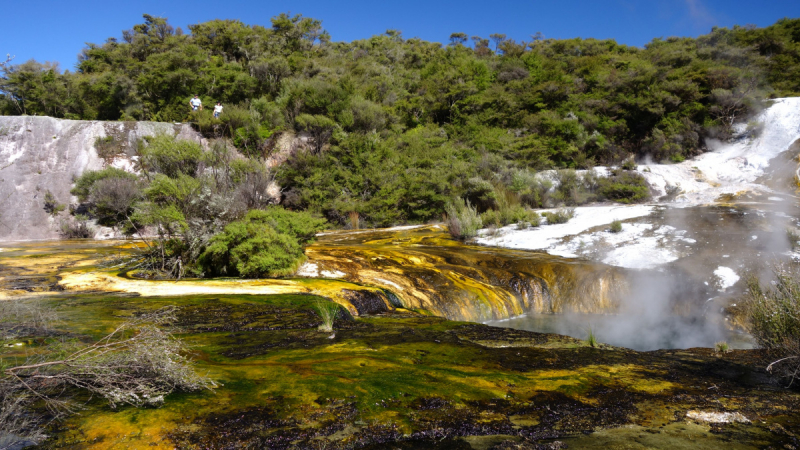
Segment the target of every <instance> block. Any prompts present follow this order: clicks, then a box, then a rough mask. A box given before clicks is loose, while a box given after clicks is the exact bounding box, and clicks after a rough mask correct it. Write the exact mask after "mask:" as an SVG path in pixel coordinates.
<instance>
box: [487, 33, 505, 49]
mask: <svg viewBox="0 0 800 450" xmlns="http://www.w3.org/2000/svg"><path fill="white" fill-rule="evenodd" d="M489 39H491V40H492V41H494V50H495V51H497V50H499V49H500V44H502V43H503V42H505V40H506V35H505V34H502V33H494V34H490V35H489Z"/></svg>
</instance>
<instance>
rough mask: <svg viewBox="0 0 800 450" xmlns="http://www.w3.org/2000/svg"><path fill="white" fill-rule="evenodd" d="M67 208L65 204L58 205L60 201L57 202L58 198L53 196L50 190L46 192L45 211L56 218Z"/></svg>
mask: <svg viewBox="0 0 800 450" xmlns="http://www.w3.org/2000/svg"><path fill="white" fill-rule="evenodd" d="M66 208H67V206H66V205H65V204H63V203H58V200H56V196H55V195H53V193H52V192H50V190H49V189H48V190H47V191H45V193H44V210H45V211H47V214H50V215H51V216H53V217H55V216H57V215H59V214H61V212H62V211H64V210H65V209H66Z"/></svg>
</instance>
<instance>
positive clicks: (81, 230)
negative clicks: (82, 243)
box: [59, 214, 94, 239]
mask: <svg viewBox="0 0 800 450" xmlns="http://www.w3.org/2000/svg"><path fill="white" fill-rule="evenodd" d="M59 233H60V234H61V237H62V238H64V239H87V238H90V237H92V236H93V235H94V231H93V230H92V228H91V227H90V226H89V223H88V218H87V217H86V216H83V215H80V214H79V215H76V216H74V217H68V218H66V219H62V220H61V223H60V229H59Z"/></svg>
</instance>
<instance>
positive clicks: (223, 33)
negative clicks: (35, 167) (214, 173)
mask: <svg viewBox="0 0 800 450" xmlns="http://www.w3.org/2000/svg"><path fill="white" fill-rule="evenodd" d="M0 92H2V94H3V95H2V96H0V111H2V113H3V114H41V115H50V116H54V117H62V118H70V119H99V120H154V121H191V122H193V123H194V124H195V125H196V127H197V128H198V129H199V130H200V131H201V132H203V133H204V134H206V135H207V136H209V137H211V138H220V139H226V140H228V141H229V142H230V143H231V144H232V145H235V146H236V147H237V148H238V149H239V150H240V152H241V153H243V154H244V155H246V156H248V157H249V158H251V159H255V160H257V159H263V158H266V157H267V156H268V155H269V154H270V153H271V152H273V151H274V150H275V144H276V141H277V137H278V136H280V135H281V134H283V133H305V135H307V136H309V138H310V146H309V147H310V148H309V150H308V151H306V152H300V153H299V154H297V155H296V156H295V157H293V158H290V159H289V161H288V162H287V163H286V164H285V165H284V166H283V167H282V168H281V170H280V171H279V172H278V173H277V174H276V176H277V181H278V182H279V184H280V185H281V187H282V189H283V198H282V201H281V202H282V205H283V206H284V207H286V208H289V209H293V210H309V211H311V212H314V213H321V214H323V215H324V216H325V217H326V218H327V219H328V220H330V221H331V222H333V223H338V224H341V225H344V224H347V223H350V222H352V220H353V219H352V218H353V217H355V218H357V219H359V220H360V223H361V224H366V225H371V226H385V225H391V224H396V223H404V222H422V221H428V220H432V219H437V220H438V219H441V218H442V215H443V214H444V212H445V209H446V208H447V205H448V204H450V203H451V202H452V201H453V200H455V199H457V198H459V197H460V198H464V199H467V200H469V201H470V202H471V203H472V204H473V205H476V206H477V207H478V210H479V212H484V211H487V210H488V211H492V210H497V209H499V208H500V207H501V206H502V205H503V204H511V205H512V206H513V207H518V206H519V205H520V204H521V205H527V206H534V207H538V206H543V205H547V206H556V205H558V204H566V205H569V204H571V203H574V201H572V202H571V201H570V199H573V200H574V199H575V198H577V197H582V198H588V199H609V200H613V201H627V202H630V201H639V200H642V199H644V198H646V195H645V194H644V193H643V191H642V189H643V188H641V186H642V182H641V180H639V179H637V178H636V176H635V174H634V173H633V172H631V173H630V174H627V175H624V176H622V175H621V176H620V177H619V180H623V179H624V180H627V181H628V182H630V184H631V186H633V187H631V188H628V187H625V186H624V185H620V186H616V187H614V189H612V190H609V189H608V188H604V187H602V186H601V187H597V186H595V187H594V188H591V189H588V192H590V193H591V195H588V196H587V195H582V196H581V195H577V194H576V193H574V192H573V193H572V194H569V193H567V194H569V195H566V196H564V195H562V196H561V197H558V196H555V197H552V196H549V197H548V195H547V192H548V190H547V188H548V186H542V184H541V183H542V182H541V181H540V180H539V179H537V178H536V177H534V173H535V172H536V171H539V170H543V169H552V168H556V169H581V168H589V167H591V166H593V165H596V164H606V165H612V164H619V163H621V162H622V161H623V160H626V159H628V158H630V157H631V156H634V157H636V158H643V157H645V156H647V157H650V158H653V159H654V160H656V161H681V160H683V159H684V158H687V157H689V156H691V155H694V154H697V153H698V152H702V151H703V150H704V148H705V146H704V140H705V139H707V138H708V137H714V138H720V139H725V138H726V137H728V136H729V135H730V132H731V126H732V125H733V124H734V123H735V122H741V121H747V120H748V119H749V118H750V117H752V114H753V113H754V112H756V110H758V109H759V108H761V107H763V102H761V101H760V100H762V99H765V98H769V97H777V96H789V95H800V19H783V20H781V21H779V22H777V23H776V24H774V25H772V26H770V27H767V28H755V27H749V26H747V27H734V28H733V29H726V28H715V29H713V30H712V31H711V33H710V34H707V35H704V36H701V37H699V38H697V39H692V38H667V39H661V38H657V39H654V40H653V41H651V42H650V43H649V44H647V45H646V46H645V48H643V49H640V48H635V47H629V46H625V45H620V44H617V43H616V42H614V41H613V40H604V41H600V40H595V39H566V40H555V39H542V38H541V37H539V36H537V37H534V38H533V39H532V40H531V41H530V42H516V41H514V40H511V39H507V38H506V37H505V35H502V34H493V35H491V36H490V37H489V38H484V37H478V36H474V37H471V38H470V37H468V36H467V35H465V34H464V33H453V34H452V35H451V36H450V42H449V43H447V44H446V45H442V44H439V43H434V42H427V41H423V40H421V39H417V38H410V39H407V38H405V37H404V36H403V35H402V34H401V33H400V32H399V31H396V30H389V31H387V32H386V33H385V34H382V35H379V36H373V37H370V38H368V39H363V40H358V41H354V42H350V43H346V42H334V41H332V40H331V37H330V36H329V34H328V33H327V32H326V31H325V30H324V29H323V28H322V23H321V22H320V21H319V20H315V19H311V18H305V17H302V16H299V15H298V16H289V15H286V14H282V15H280V16H277V17H275V18H273V19H272V20H271V24H270V25H269V26H261V25H253V26H250V25H246V24H243V23H241V22H239V21H235V20H213V21H209V22H205V23H200V24H197V25H190V26H189V30H187V31H183V30H181V29H180V28H178V29H175V28H173V27H172V26H171V25H170V24H169V23H168V22H167V20H166V19H164V18H158V17H153V16H149V15H145V16H144V23H142V24H138V25H135V26H134V27H133V28H132V29H131V30H126V31H123V32H122V36H121V37H120V38H109V39H108V40H107V41H106V42H105V43H103V44H88V46H87V47H86V48H85V49H83V51H82V53H81V55H80V57H79V61H78V63H77V65H76V70H75V71H74V72H70V71H66V72H61V71H60V70H59V69H58V67H56V66H54V65H52V64H49V63H40V62H36V61H28V62H25V63H22V64H17V65H7V66H6V67H5V68H4V69H3V72H2V79H0ZM194 94H199V95H200V97H201V99H202V100H203V102H204V104H205V105H206V110H204V111H199V112H195V113H190V111H189V108H188V101H189V99H190V98H191V96H192V95H194ZM217 101H221V102H223V104H224V105H225V110H224V112H223V114H222V116H221V118H220V119H214V118H212V117H211V112H210V109H211V106H212V105H213V104H214V103H215V102H217ZM752 125H753V127H754V128H755V127H757V124H752ZM562 177H567V178H574V174H569V173H564V174H562ZM590 178H591V177H590ZM619 180H617V181H615V182H614V183H615V185H618V184H619V183H622V181H619ZM618 181H619V182H618ZM578 182H579V183H580V182H582V183H584V184H587V183H588V184H592V183H594V182H593V181H592V180H591V179H590V180H588V181H586V180H584V181H580V180H578ZM595 184H596V183H595ZM576 192H577V191H576ZM604 192H605V194H604ZM565 199H566V200H565Z"/></svg>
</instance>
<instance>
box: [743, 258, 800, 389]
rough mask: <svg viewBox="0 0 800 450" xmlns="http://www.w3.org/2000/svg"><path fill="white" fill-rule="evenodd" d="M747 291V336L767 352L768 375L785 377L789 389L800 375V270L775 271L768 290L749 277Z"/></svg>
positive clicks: (780, 268) (784, 269) (793, 268)
mask: <svg viewBox="0 0 800 450" xmlns="http://www.w3.org/2000/svg"><path fill="white" fill-rule="evenodd" d="M747 287H748V297H747V302H746V307H745V310H746V313H747V316H748V319H749V323H750V333H751V334H752V335H753V337H754V338H755V340H756V343H757V344H758V346H759V347H761V348H764V349H767V350H769V352H770V355H771V357H772V359H773V363H772V364H770V365H769V369H770V371H774V372H775V373H778V374H780V375H782V376H785V377H787V378H788V380H789V384H790V385H791V384H792V383H793V382H794V381H795V380H796V379H797V377H798V375H800V269H798V267H796V266H795V267H788V266H787V267H779V268H777V269H776V270H775V283H774V284H773V286H772V287H769V288H764V287H762V286H761V283H760V282H759V280H758V278H757V277H756V276H751V277H749V278H748V280H747Z"/></svg>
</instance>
